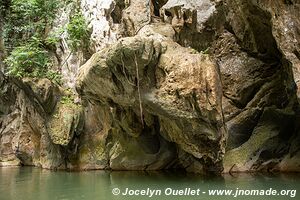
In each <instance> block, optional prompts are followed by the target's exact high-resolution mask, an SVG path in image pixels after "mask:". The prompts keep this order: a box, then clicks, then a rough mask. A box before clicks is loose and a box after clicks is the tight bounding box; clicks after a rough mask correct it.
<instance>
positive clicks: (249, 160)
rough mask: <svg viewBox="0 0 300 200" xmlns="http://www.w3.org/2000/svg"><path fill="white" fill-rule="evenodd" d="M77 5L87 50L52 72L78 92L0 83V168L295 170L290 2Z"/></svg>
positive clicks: (162, 0)
mask: <svg viewBox="0 0 300 200" xmlns="http://www.w3.org/2000/svg"><path fill="white" fill-rule="evenodd" d="M80 6H81V11H82V12H83V15H84V17H85V18H86V20H87V22H88V24H89V27H90V29H91V39H90V41H91V44H90V49H91V51H94V52H95V53H94V54H93V55H92V56H91V57H90V58H89V59H88V61H87V62H86V63H85V64H84V65H82V66H81V67H80V68H79V69H78V65H79V64H80V63H82V62H83V61H84V58H83V57H82V55H84V52H73V54H74V55H75V56H73V57H72V59H73V58H74V62H73V61H71V60H69V61H68V62H70V64H72V63H73V65H74V67H73V68H72V70H73V71H72V73H71V74H70V73H69V72H66V73H63V75H64V76H65V79H66V80H67V82H68V83H70V84H69V85H71V86H70V87H71V88H72V87H74V86H76V90H77V93H78V94H75V96H74V95H73V94H70V92H68V91H63V89H59V88H58V87H57V86H55V85H54V84H52V83H51V82H50V81H48V80H30V79H25V80H22V81H20V80H16V79H13V78H8V77H5V76H4V75H3V74H2V73H1V74H0V93H1V96H0V165H1V166H7V165H20V164H23V165H35V166H41V167H43V168H61V169H112V170H158V169H170V168H183V169H185V170H186V171H190V172H197V173H209V172H213V173H221V172H234V171H272V170H278V171H297V172H299V171H300V151H299V144H300V134H299V126H298V125H297V124H298V123H297V122H298V121H299V120H300V118H299V116H300V115H299V114H300V112H299V111H300V110H299V98H300V96H299V87H300V85H299V80H300V75H299V69H300V66H299V63H300V56H299V52H300V50H299V46H300V45H299V37H300V36H299V33H300V31H299V27H300V26H299V25H300V22H299V19H300V16H299V13H300V5H299V2H298V1H294V0H289V1H276V2H275V1H274V2H273V1H272V2H271V1H247V0H203V1H197V0H194V1H186V0H158V1H154V0H148V1H142V0H131V1H127V0H124V1H123V0H110V1H104V0H101V1H93V0H91V1H90V0H82V1H81V4H80ZM64 10H65V11H66V10H67V9H64ZM66 13H67V12H62V13H59V16H64V15H66ZM58 19H61V21H62V22H61V24H63V23H65V22H63V21H64V20H63V18H62V17H61V18H60V17H58ZM57 23H60V22H59V21H58V22H57ZM0 50H1V49H0ZM58 50H59V48H58ZM63 52H64V53H62V54H59V51H58V55H60V56H61V57H62V58H67V54H66V52H68V51H63ZM76 55H77V57H76ZM85 55H87V54H85ZM68 59H71V58H67V60H68ZM63 71H64V70H63Z"/></svg>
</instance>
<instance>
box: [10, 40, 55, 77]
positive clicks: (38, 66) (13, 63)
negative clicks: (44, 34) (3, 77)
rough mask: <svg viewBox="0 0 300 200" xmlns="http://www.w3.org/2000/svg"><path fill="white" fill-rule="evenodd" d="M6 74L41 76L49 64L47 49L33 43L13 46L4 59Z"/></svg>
mask: <svg viewBox="0 0 300 200" xmlns="http://www.w3.org/2000/svg"><path fill="white" fill-rule="evenodd" d="M5 63H6V64H7V66H8V68H9V71H8V74H9V75H12V76H15V77H20V78H21V77H43V75H44V74H45V73H46V71H47V68H48V66H49V64H50V63H49V59H48V56H47V51H45V50H44V49H42V48H40V47H39V46H37V45H34V44H27V45H24V46H19V47H16V48H14V50H13V51H12V52H11V54H10V55H9V56H8V57H7V59H6V60H5Z"/></svg>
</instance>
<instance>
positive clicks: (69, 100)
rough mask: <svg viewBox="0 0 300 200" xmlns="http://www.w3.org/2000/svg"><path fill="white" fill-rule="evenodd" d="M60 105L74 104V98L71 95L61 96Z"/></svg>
mask: <svg viewBox="0 0 300 200" xmlns="http://www.w3.org/2000/svg"><path fill="white" fill-rule="evenodd" d="M60 102H61V103H62V104H67V105H72V104H74V97H73V96H72V95H68V96H63V97H62V98H61V100H60Z"/></svg>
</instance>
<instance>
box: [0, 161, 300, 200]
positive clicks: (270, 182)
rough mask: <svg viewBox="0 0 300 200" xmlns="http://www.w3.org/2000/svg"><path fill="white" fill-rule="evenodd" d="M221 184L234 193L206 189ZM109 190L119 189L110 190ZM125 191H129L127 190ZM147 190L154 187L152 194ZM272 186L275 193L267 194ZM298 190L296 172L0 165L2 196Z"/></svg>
mask: <svg viewBox="0 0 300 200" xmlns="http://www.w3.org/2000/svg"><path fill="white" fill-rule="evenodd" d="M237 188H239V190H242V189H243V190H247V191H244V194H247V192H248V194H249V192H260V195H261V196H260V195H257V194H256V195H255V193H252V195H251V194H249V195H239V196H237V197H235V193H236V189H237ZM224 189H226V190H232V193H231V194H230V195H216V194H215V195H209V191H210V190H211V191H212V190H224ZM275 190H276V191H275ZM282 190H284V191H282ZM112 191H113V192H114V193H115V194H118V193H119V192H120V194H118V195H114V194H113V193H112ZM126 191H131V192H129V193H130V195H129V194H128V193H126ZM150 191H153V192H152V197H150V196H151V192H150ZM271 191H272V192H273V193H274V194H273V195H270V193H271ZM274 191H275V192H276V193H275V192H274ZM261 192H262V193H261ZM297 192H300V176H299V175H297V174H279V175H270V174H268V175H266V174H264V175H262V174H256V175H253V174H234V175H226V176H224V177H203V176H199V175H195V174H185V173H182V172H125V171H122V172H109V171H84V172H66V171H49V170H42V169H39V168H33V167H21V168H0V200H85V199H87V200H96V199H97V200H114V199H115V200H123V199H124V200H126V199H137V200H145V199H147V200H163V199H171V200H177V199H184V200H185V199H189V200H215V199H216V200H218V199H224V200H227V199H237V200H239V199H245V200H252V199H260V200H268V199H271V200H275V199H282V200H286V199H295V200H298V199H300V195H299V194H297ZM253 194H254V195H253ZM262 194H264V195H262Z"/></svg>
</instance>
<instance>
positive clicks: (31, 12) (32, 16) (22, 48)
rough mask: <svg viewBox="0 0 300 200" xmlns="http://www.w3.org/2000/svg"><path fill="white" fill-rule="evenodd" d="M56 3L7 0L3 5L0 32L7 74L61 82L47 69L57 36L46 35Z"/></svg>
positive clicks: (43, 0)
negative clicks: (1, 29)
mask: <svg viewBox="0 0 300 200" xmlns="http://www.w3.org/2000/svg"><path fill="white" fill-rule="evenodd" d="M0 5H1V4H0ZM59 5H60V1H59V0H11V2H10V5H9V6H7V7H6V18H5V25H4V31H3V36H4V42H5V46H6V48H7V52H8V53H9V56H8V57H7V58H6V60H5V63H6V65H7V67H8V74H9V75H11V76H15V77H20V78H22V77H37V78H49V79H51V80H52V81H54V82H56V83H58V84H60V83H61V75H60V74H59V73H58V72H56V71H53V70H51V65H52V63H51V61H50V60H51V59H50V58H49V51H51V50H53V47H55V44H56V43H58V41H59V36H58V35H48V30H49V29H50V27H51V25H52V22H53V20H54V18H55V14H56V11H57V10H58V8H59Z"/></svg>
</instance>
